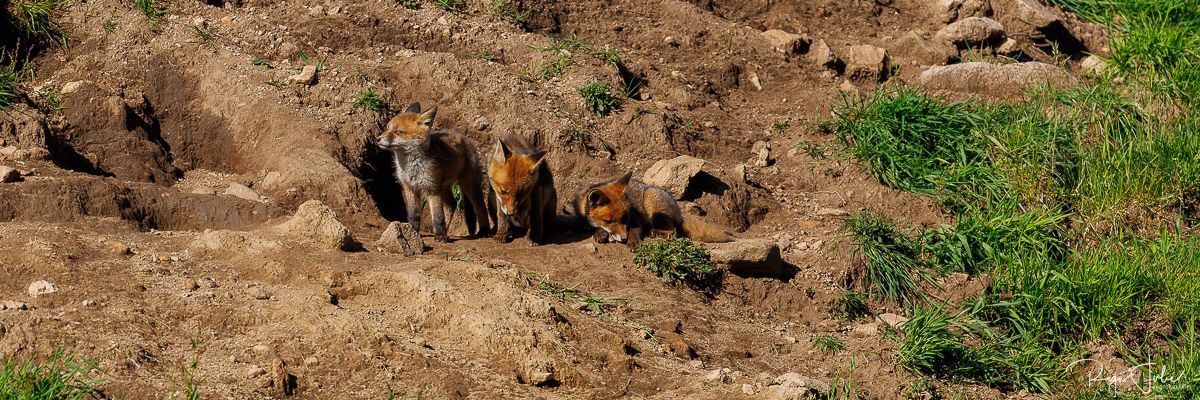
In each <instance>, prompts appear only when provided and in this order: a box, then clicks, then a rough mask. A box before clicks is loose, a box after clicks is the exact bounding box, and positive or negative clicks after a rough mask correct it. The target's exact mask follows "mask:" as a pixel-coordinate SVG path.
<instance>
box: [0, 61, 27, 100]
mask: <svg viewBox="0 0 1200 400" xmlns="http://www.w3.org/2000/svg"><path fill="white" fill-rule="evenodd" d="M0 58H3V57H0ZM24 76H25V74H24V73H23V71H20V70H18V69H17V67H16V66H15V65H13V63H8V64H7V65H4V64H0V110H7V109H8V108H9V107H12V105H13V104H16V103H17V101H18V100H20V99H21V91H20V88H19V85H20V83H21V80H22V78H23V77H24Z"/></svg>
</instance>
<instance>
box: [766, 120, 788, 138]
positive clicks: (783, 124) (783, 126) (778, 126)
mask: <svg viewBox="0 0 1200 400" xmlns="http://www.w3.org/2000/svg"><path fill="white" fill-rule="evenodd" d="M791 125H792V122H791V121H788V120H786V119H781V120H778V121H775V122H774V123H772V124H771V130H772V131H774V132H775V134H776V135H782V134H783V133H784V132H786V131H787V130H788V128H789V127H791Z"/></svg>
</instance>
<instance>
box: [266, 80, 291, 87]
mask: <svg viewBox="0 0 1200 400" xmlns="http://www.w3.org/2000/svg"><path fill="white" fill-rule="evenodd" d="M266 84H267V85H270V86H271V87H273V88H276V89H283V88H285V87H287V82H284V81H282V80H280V79H279V78H271V80H269V81H267V82H266Z"/></svg>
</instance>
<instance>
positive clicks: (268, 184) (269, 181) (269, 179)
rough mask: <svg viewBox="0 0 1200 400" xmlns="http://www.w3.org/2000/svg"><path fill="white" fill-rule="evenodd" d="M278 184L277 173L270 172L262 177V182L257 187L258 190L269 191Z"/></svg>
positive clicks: (278, 177)
mask: <svg viewBox="0 0 1200 400" xmlns="http://www.w3.org/2000/svg"><path fill="white" fill-rule="evenodd" d="M279 182H280V176H279V171H271V172H268V173H267V174H266V175H264V176H263V178H262V181H261V182H259V184H258V185H257V186H258V187H260V188H263V189H267V190H270V189H271V188H274V187H275V186H278V185H279Z"/></svg>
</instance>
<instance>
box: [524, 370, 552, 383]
mask: <svg viewBox="0 0 1200 400" xmlns="http://www.w3.org/2000/svg"><path fill="white" fill-rule="evenodd" d="M554 381H555V379H554V373H553V372H548V371H541V372H533V373H530V374H529V384H531V385H534V386H542V385H545V384H547V383H551V382H554Z"/></svg>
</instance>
